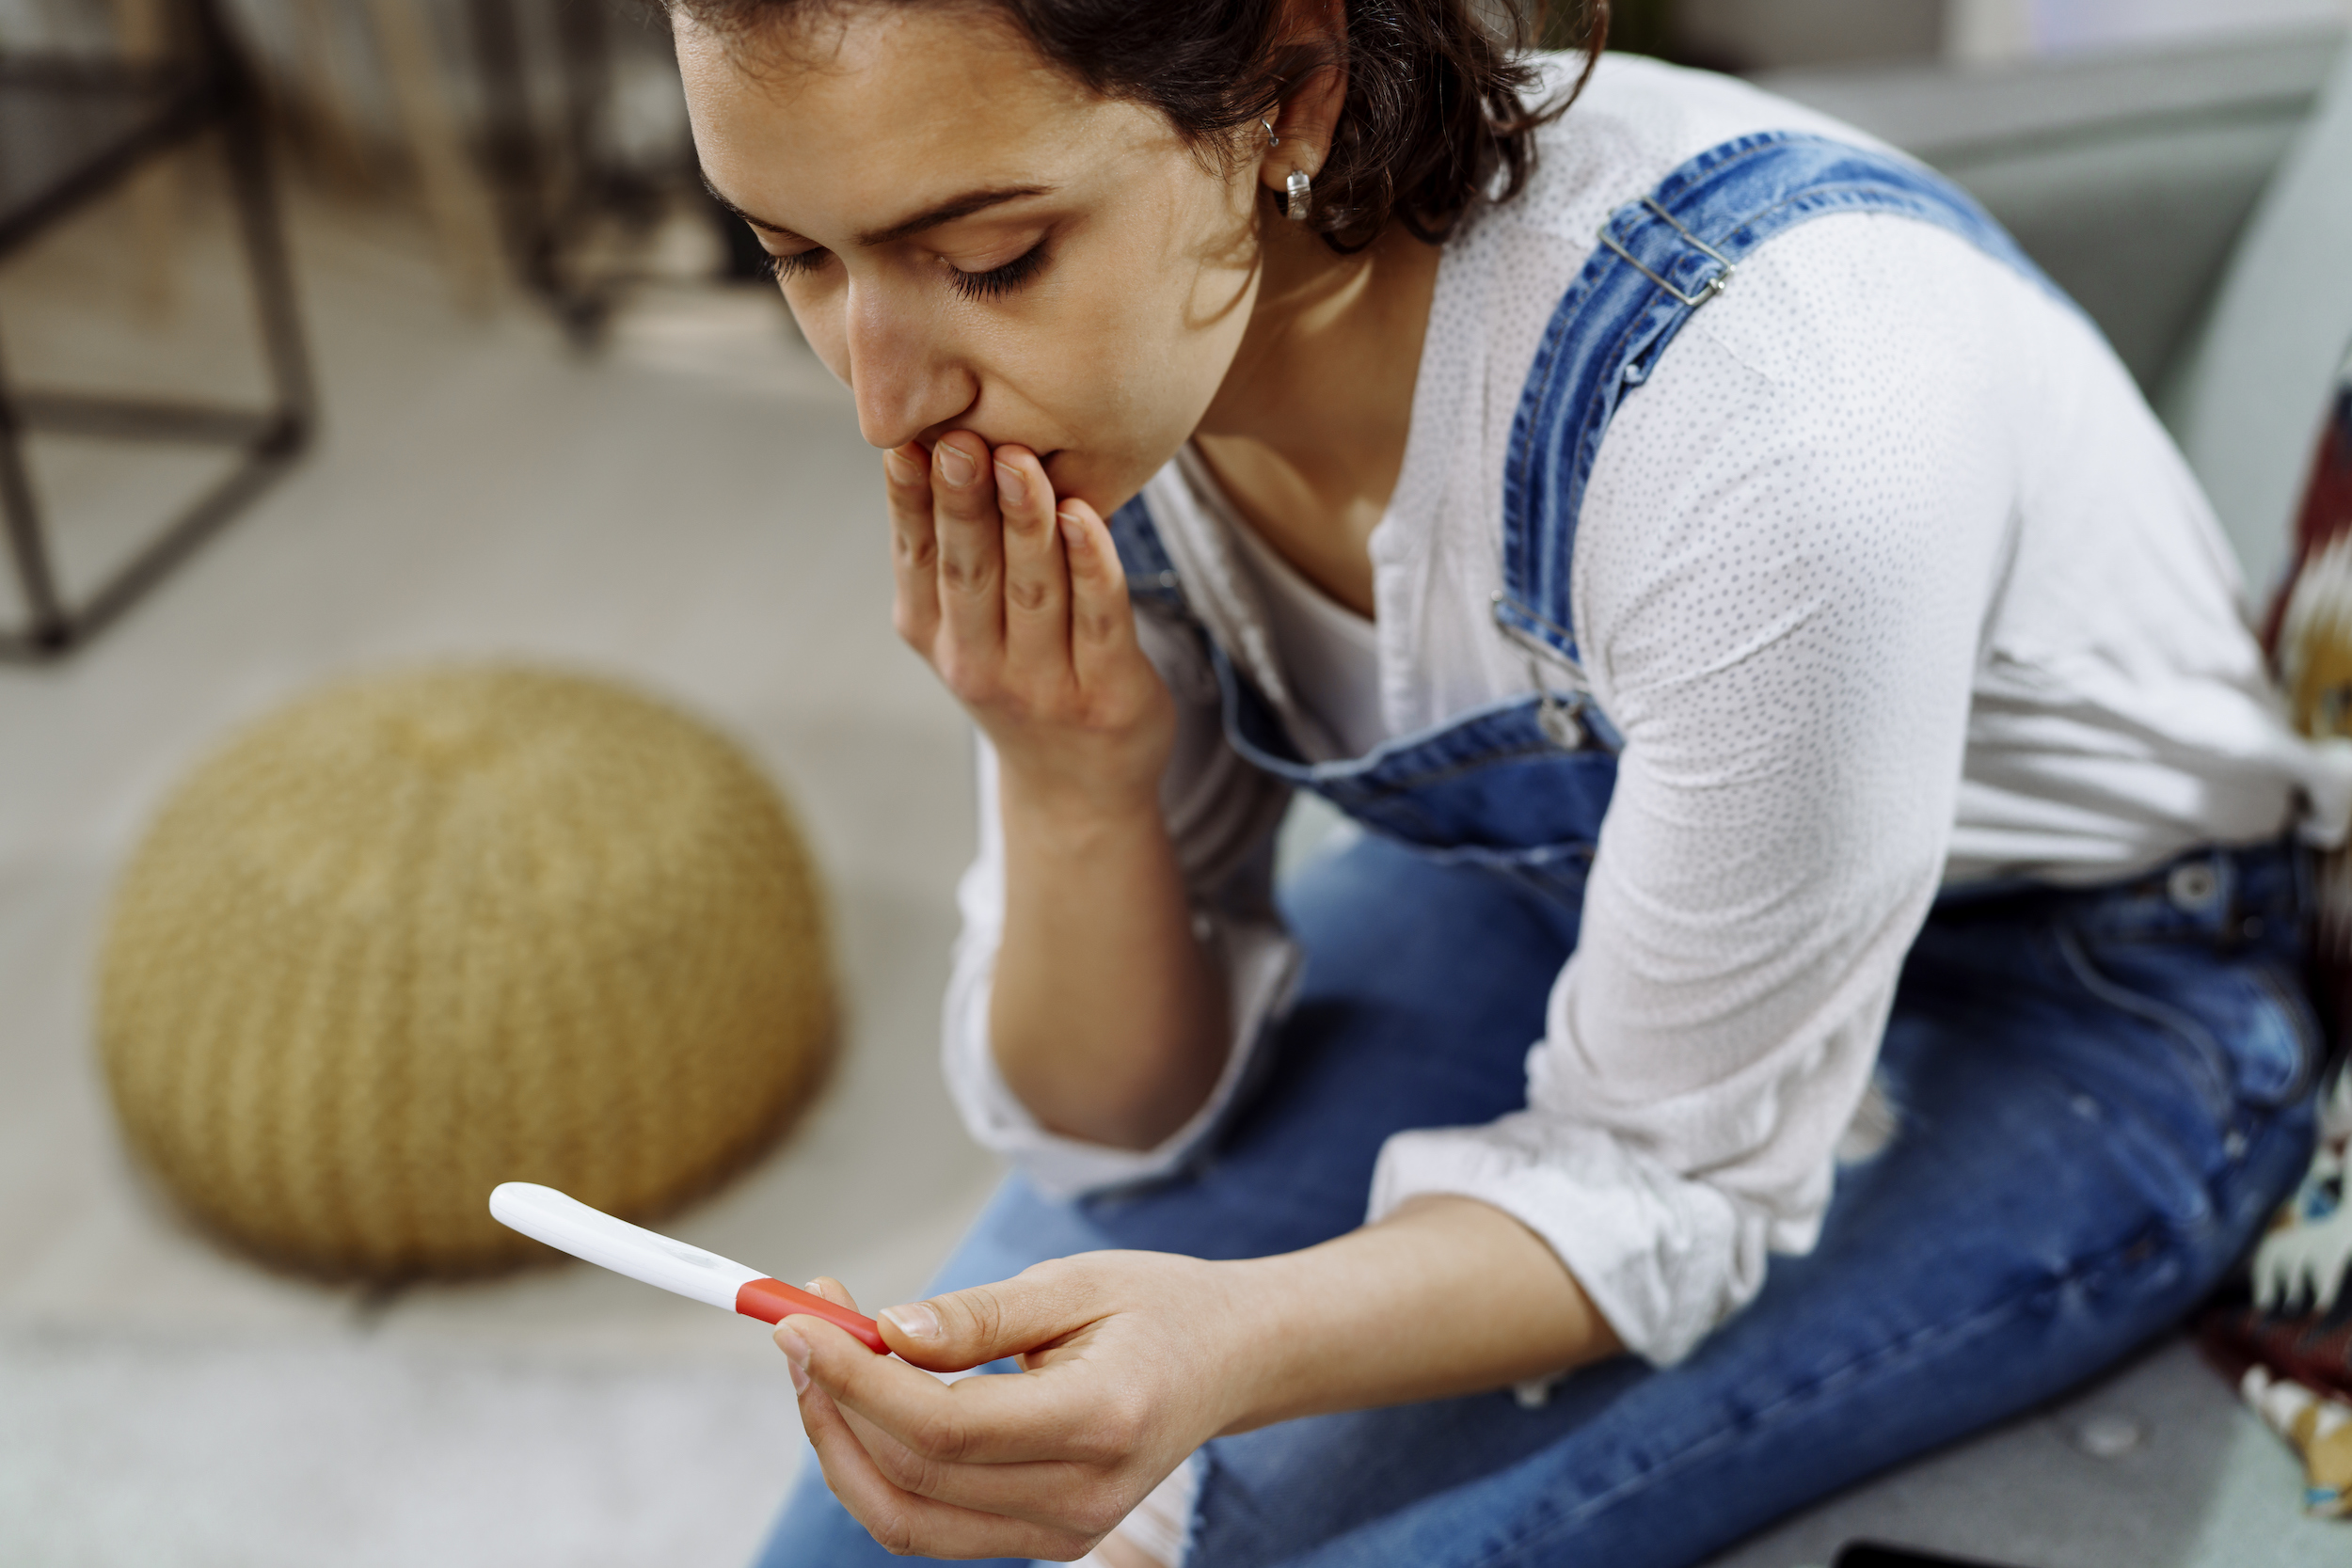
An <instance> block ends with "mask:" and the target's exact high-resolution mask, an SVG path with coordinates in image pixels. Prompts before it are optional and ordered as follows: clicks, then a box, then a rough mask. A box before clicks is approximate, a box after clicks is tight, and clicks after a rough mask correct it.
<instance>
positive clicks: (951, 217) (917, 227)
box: [703, 174, 1054, 245]
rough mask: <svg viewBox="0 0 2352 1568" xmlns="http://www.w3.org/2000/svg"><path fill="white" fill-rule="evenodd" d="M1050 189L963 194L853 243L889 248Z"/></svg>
mask: <svg viewBox="0 0 2352 1568" xmlns="http://www.w3.org/2000/svg"><path fill="white" fill-rule="evenodd" d="M703 189H705V190H707V191H708V192H709V193H710V198H711V199H712V200H713V201H716V202H717V203H718V204H719V205H720V206H722V207H724V208H725V209H726V210H727V211H728V212H730V213H733V214H735V215H736V216H737V217H739V218H741V219H742V220H743V221H744V222H745V223H748V224H750V225H751V226H752V227H753V228H754V229H757V230H764V231H765V232H767V233H770V234H781V235H783V236H785V237H786V238H788V239H795V240H799V239H805V238H807V236H806V235H804V234H797V233H794V232H793V231H792V230H789V229H787V228H786V227H785V226H784V225H783V224H781V223H771V222H770V221H769V220H768V219H766V218H763V217H758V216H755V215H754V214H750V213H747V212H745V211H743V209H742V208H740V207H738V206H737V205H736V204H735V203H734V202H732V201H730V200H728V199H727V198H726V196H725V193H723V192H722V191H721V190H720V189H719V187H718V186H716V185H714V184H712V183H711V182H710V176H709V175H707V174H706V175H704V176H703ZM1053 189H1054V187H1053V186H1051V185H998V186H993V187H991V188H990V189H987V190H978V191H966V192H964V193H963V194H962V195H961V196H957V197H950V198H947V199H946V201H943V202H941V203H939V204H938V205H937V206H935V207H929V208H926V209H925V210H923V211H922V212H920V213H917V214H914V216H913V217H911V218H907V219H904V220H903V221H901V222H898V223H894V224H891V225H890V226H888V227H887V228H883V229H869V230H866V231H865V232H863V233H861V234H859V235H858V237H857V243H858V244H859V245H890V244H893V243H895V242H896V241H898V240H903V239H907V238H910V237H912V236H914V235H916V234H920V233H922V232H923V231H924V230H927V229H936V228H938V227H939V226H940V225H941V224H943V223H953V222H955V221H956V220H957V219H958V218H968V217H970V216H971V215H972V214H975V213H984V212H986V211H988V209H990V208H991V207H996V206H1001V205H1002V204H1004V203H1005V202H1008V201H1018V200H1020V199H1021V198H1024V197H1030V196H1044V195H1047V194H1048V193H1050V192H1051V191H1052V190H1053Z"/></svg>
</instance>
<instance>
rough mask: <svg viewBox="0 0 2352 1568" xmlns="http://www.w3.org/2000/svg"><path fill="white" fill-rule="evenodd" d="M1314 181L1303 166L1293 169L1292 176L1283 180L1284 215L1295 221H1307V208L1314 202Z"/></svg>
mask: <svg viewBox="0 0 2352 1568" xmlns="http://www.w3.org/2000/svg"><path fill="white" fill-rule="evenodd" d="M1314 193H1315V185H1314V182H1313V181H1311V180H1310V179H1308V178H1307V171H1306V170H1305V169H1303V168H1295V169H1293V170H1291V177H1290V178H1289V179H1288V180H1286V181H1284V182H1282V215H1283V216H1284V217H1286V218H1288V219H1290V220H1291V221H1292V222H1293V223H1304V222H1306V221H1307V209H1308V208H1310V207H1311V206H1312V205H1313V204H1314V198H1315V194H1314Z"/></svg>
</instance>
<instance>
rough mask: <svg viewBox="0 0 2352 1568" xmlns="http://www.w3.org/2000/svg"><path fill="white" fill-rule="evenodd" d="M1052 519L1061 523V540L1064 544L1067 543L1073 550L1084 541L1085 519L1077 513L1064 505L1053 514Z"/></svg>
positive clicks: (1085, 532) (1085, 535)
mask: <svg viewBox="0 0 2352 1568" xmlns="http://www.w3.org/2000/svg"><path fill="white" fill-rule="evenodd" d="M1054 520H1055V521H1056V522H1057V523H1059V524H1061V542H1062V543H1063V544H1064V545H1067V546H1070V547H1071V548H1072V549H1073V550H1074V549H1076V548H1077V547H1078V546H1081V545H1083V544H1085V543H1086V537H1087V525H1086V519H1085V518H1083V517H1081V516H1079V515H1078V514H1076V513H1075V512H1073V511H1071V510H1070V509H1069V508H1067V507H1064V508H1063V509H1062V510H1061V511H1059V512H1057V513H1055V514H1054Z"/></svg>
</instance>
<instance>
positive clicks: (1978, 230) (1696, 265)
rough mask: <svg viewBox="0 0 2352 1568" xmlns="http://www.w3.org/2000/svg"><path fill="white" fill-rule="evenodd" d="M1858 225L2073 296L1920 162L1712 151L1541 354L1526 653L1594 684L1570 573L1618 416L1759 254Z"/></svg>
mask: <svg viewBox="0 0 2352 1568" xmlns="http://www.w3.org/2000/svg"><path fill="white" fill-rule="evenodd" d="M1857 212H1861V213H1890V214H1898V215H1899V216H1903V217H1912V218H1917V219H1919V220H1920V221H1922V222H1925V223H1931V224H1934V225H1936V226H1937V227H1938V228H1942V229H1947V230H1951V231H1952V232H1953V233H1955V234H1958V235H1959V236H1960V237H1961V238H1963V239H1964V240H1966V241H1968V242H1969V243H1970V244H1972V245H1976V246H1977V247H1978V248H1979V249H1980V250H1982V251H1984V252H1985V253H1986V254H1988V255H1990V256H1993V257H1994V258H1995V259H1997V260H1999V261H2006V262H2008V263H2009V264H2010V265H2011V266H2013V267H2015V268H2016V269H2017V270H2018V271H2019V272H2021V273H2023V274H2025V275H2026V277H2030V278H2032V279H2034V280H2036V281H2037V282H2039V283H2041V284H2042V286H2043V287H2044V288H2047V289H2048V290H2049V291H2050V292H2051V293H2053V294H2058V297H2059V298H2060V299H2063V298H2064V297H2065V296H2064V295H2063V294H2061V293H2058V287H2057V285H2055V284H2053V283H2051V282H2050V281H2049V280H2048V279H2047V278H2045V277H2042V273H2041V272H2040V270H2039V269H2037V268H2036V267H2035V266H2034V264H2033V262H2031V261H2028V260H2026V254H2025V252H2024V251H2022V250H2020V249H2018V247H2017V242H2016V241H2014V240H2012V239H2010V237H2009V235H2008V233H2007V232H2006V231H2004V230H2002V228H2001V226H2000V225H1999V224H1997V223H1995V222H1994V221H1993V218H1992V217H1991V215H1990V214H1987V213H1986V212H1985V211H1984V209H1983V208H1981V207H1979V206H1978V205H1977V203H1976V200H1975V198H1972V197H1970V196H1969V195H1968V194H1967V193H1966V192H1965V191H1963V190H1962V189H1961V188H1960V187H1959V186H1957V185H1955V184H1953V183H1952V182H1950V181H1948V180H1947V179H1945V178H1944V177H1943V176H1942V175H1940V174H1937V173H1936V172H1935V171H1934V170H1932V169H1930V168H1928V167H1926V166H1923V165H1920V164H1917V163H1915V162H1913V161H1912V160H1910V159H1908V158H1905V157H1902V156H1899V155H1898V154H1895V153H1889V152H1877V151H1872V150H1869V149H1867V148H1862V147H1855V146H1852V145H1851V144H1849V143H1845V142H1837V141H1831V140H1829V139H1827V138H1825V137H1821V136H1813V135H1797V134H1795V133H1791V132H1778V131H1775V132H1764V133H1759V134H1757V135H1749V136H1741V137H1740V138H1739V139H1738V140H1736V141H1728V142H1724V144H1723V145H1721V146H1720V147H1714V148H1710V149H1708V150H1707V151H1705V152H1702V153H1700V154H1699V155H1698V156H1697V157H1695V158H1692V160H1691V161H1690V162H1689V163H1686V164H1684V165H1683V166H1681V167H1679V168H1677V169H1676V170H1675V171H1674V172H1673V173H1672V174H1670V175H1668V176H1667V177H1666V179H1665V182H1663V183H1661V185H1660V186H1659V187H1658V189H1657V190H1655V191H1653V192H1652V193H1651V194H1649V195H1648V196H1646V197H1644V198H1641V199H1640V200H1637V201H1630V202H1628V203H1627V204H1626V205H1624V206H1623V207H1620V208H1618V209H1617V210H1616V211H1615V212H1614V213H1612V214H1610V216H1609V221H1608V222H1607V223H1606V224H1604V225H1603V226H1602V227H1601V230H1600V244H1599V245H1598V246H1597V247H1596V248H1595V249H1594V251H1593V254H1592V258H1591V260H1589V261H1586V262H1585V264H1584V268H1583V270H1582V271H1581V273H1579V274H1578V275H1577V278H1576V281H1575V282H1574V283H1572V284H1570V285H1569V287H1568V292H1567V293H1565V294H1564V295H1563V296H1562V297H1561V300H1560V304H1559V306H1558V307H1557V308H1556V309H1554V310H1553V311H1552V315H1551V321H1550V324H1549V325H1547V326H1546V327H1545V329H1544V335H1543V339H1542V341H1541V342H1540V343H1539V344H1538V345H1537V347H1536V350H1535V363H1534V369H1532V370H1531V371H1530V372H1528V377H1527V384H1526V388H1525V389H1524V390H1523V391H1522V392H1521V393H1520V395H1519V405H1518V412H1517V414H1516V415H1515V416H1514V417H1513V419H1512V421H1511V437H1510V447H1509V456H1508V459H1507V461H1506V463H1505V466H1504V468H1503V476H1502V583H1503V586H1502V592H1501V593H1499V594H1496V595H1495V596H1494V617H1495V624H1496V625H1497V626H1499V627H1501V628H1502V631H1503V632H1504V633H1505V634H1506V635H1508V636H1509V637H1510V638H1511V639H1512V640H1513V641H1517V642H1518V643H1520V644H1521V645H1522V646H1523V647H1526V648H1528V649H1529V650H1530V651H1532V652H1539V653H1542V654H1545V655H1548V656H1549V657H1550V658H1552V659H1553V660H1554V661H1555V662H1557V663H1559V664H1561V665H1563V666H1565V669H1566V670H1567V672H1568V673H1569V675H1570V676H1571V678H1572V680H1573V682H1574V683H1575V684H1578V685H1581V680H1582V673H1581V668H1580V667H1579V665H1578V655H1577V648H1576V638H1575V634H1574V632H1573V630H1572V629H1571V626H1572V624H1571V621H1570V619H1569V615H1570V611H1569V608H1568V582H1569V568H1570V565H1571V563H1572V562H1573V561H1574V559H1575V551H1576V524H1577V514H1578V512H1579V511H1580V510H1581V507H1582V505H1583V501H1584V486H1585V482H1586V481H1587V479H1589V478H1590V477H1591V474H1592V471H1593V459H1594V456H1595V455H1596V454H1597V452H1598V451H1599V450H1600V440H1601V436H1603V434H1605V433H1606V432H1607V430H1608V428H1609V420H1610V419H1611V417H1612V416H1613V415H1614V414H1615V413H1616V411H1617V404H1618V403H1619V402H1620V401H1621V400H1622V399H1623V398H1624V396H1625V395H1626V393H1627V392H1629V391H1630V390H1631V389H1632V388H1636V387H1639V386H1640V385H1641V384H1642V383H1643V382H1644V381H1645V380H1647V379H1648V377H1649V373H1650V371H1651V370H1652V368H1653V367H1655V366H1656V364H1657V362H1658V356H1659V355H1660V354H1661V353H1662V352H1664V350H1665V347H1666V345H1667V344H1668V343H1670V342H1672V341H1674V336H1675V334H1676V333H1677V332H1678V331H1680V330H1681V328H1682V324H1683V323H1684V322H1686V321H1689V320H1690V319H1691V313H1692V311H1694V310H1696V309H1699V308H1700V307H1701V306H1703V305H1705V304H1706V303H1707V302H1708V300H1710V299H1713V298H1714V297H1715V296H1716V295H1717V294H1720V293H1723V292H1724V290H1725V289H1726V288H1728V287H1737V283H1736V281H1735V278H1734V274H1735V273H1736V272H1737V271H1738V269H1739V264H1740V261H1742V260H1744V259H1745V258H1746V257H1747V255H1748V254H1749V252H1751V251H1753V250H1755V249H1756V246H1758V245H1762V244H1764V242H1766V241H1767V240H1770V239H1771V238H1772V236H1774V235H1775V234H1778V233H1780V232H1781V231H1782V230H1787V229H1791V228H1793V227H1795V226H1796V225H1798V224H1800V223H1803V222H1804V221H1805V220H1807V219H1808V218H1817V217H1824V216H1827V215H1828V214H1832V213H1857Z"/></svg>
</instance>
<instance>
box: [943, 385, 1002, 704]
mask: <svg viewBox="0 0 2352 1568" xmlns="http://www.w3.org/2000/svg"><path fill="white" fill-rule="evenodd" d="M991 470H992V465H991V464H990V462H989V455H988V444H987V443H986V442H984V441H982V440H981V439H980V438H979V437H978V436H975V435H973V434H972V433H971V432H970V431H968V430H957V431H950V432H949V433H948V434H946V435H945V436H941V437H940V438H939V444H938V445H937V446H935V447H933V448H932V449H931V526H932V527H933V529H934V530H936V531H937V532H938V535H939V610H940V617H941V620H942V621H943V622H944V623H945V626H946V635H947V637H948V640H949V641H950V642H951V643H952V644H953V646H954V647H955V649H956V652H957V655H958V656H959V657H958V662H960V663H963V664H966V665H974V664H977V665H979V666H981V667H985V668H993V666H994V664H995V662H996V660H997V659H998V657H1001V655H1002V654H1003V651H1004V640H1005V597H1004V579H1005V559H1004V531H1005V523H1004V517H1003V515H1001V514H1000V513H999V512H998V511H997V510H996V480H995V476H994V474H993V472H992V471H991Z"/></svg>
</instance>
